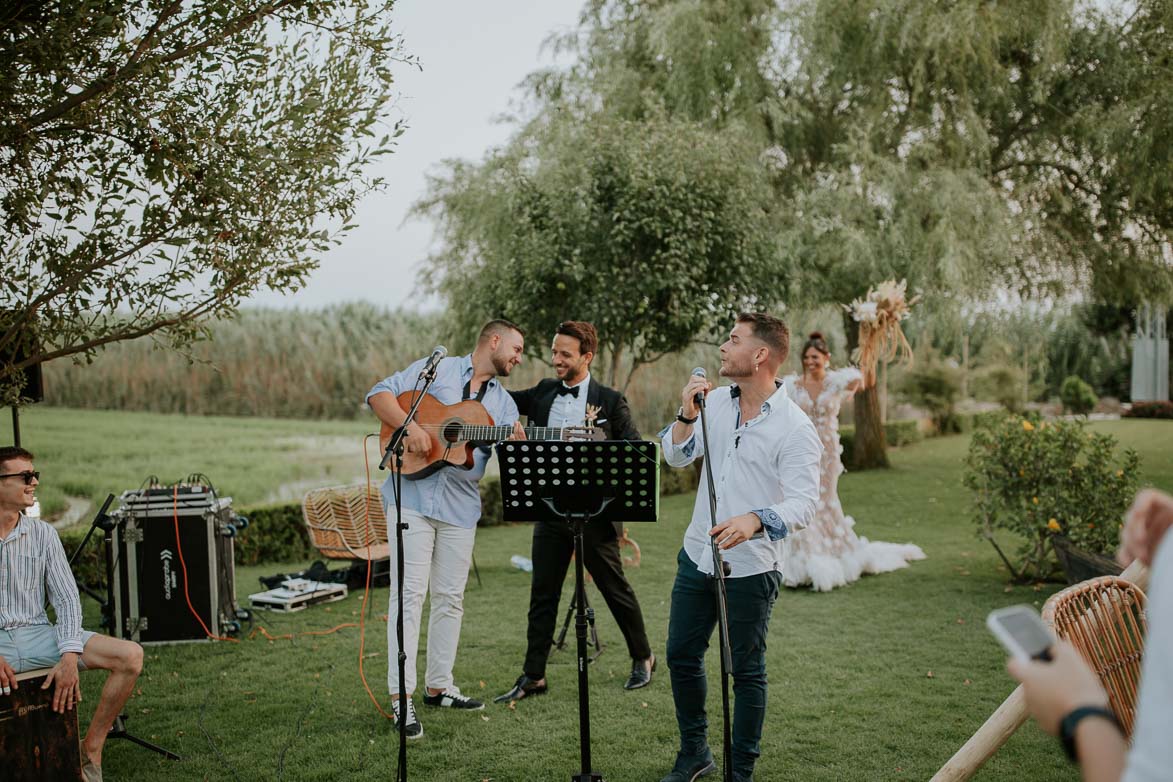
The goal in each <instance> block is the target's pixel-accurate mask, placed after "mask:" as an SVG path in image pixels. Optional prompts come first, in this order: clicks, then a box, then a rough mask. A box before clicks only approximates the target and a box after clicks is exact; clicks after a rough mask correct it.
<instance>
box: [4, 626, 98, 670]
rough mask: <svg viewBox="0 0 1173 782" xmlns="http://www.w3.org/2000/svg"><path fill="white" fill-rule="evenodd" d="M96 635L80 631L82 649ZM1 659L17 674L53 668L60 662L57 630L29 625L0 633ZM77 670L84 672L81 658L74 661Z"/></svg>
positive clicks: (50, 627) (51, 627) (87, 631)
mask: <svg viewBox="0 0 1173 782" xmlns="http://www.w3.org/2000/svg"><path fill="white" fill-rule="evenodd" d="M94 635H95V633H92V632H90V631H89V630H82V631H81V645H82V646H85V645H86V644H87V643H89V640H90V639H91V638H93V637H94ZM0 657H3V658H4V659H5V660H6V661H7V662H8V664H9V665H11V666H12V669H13V670H14V671H16V672H17V673H24V672H25V671H31V670H35V669H37V668H52V667H53V666H54V665H56V664H57V662H58V661H59V660H60V659H61V652H59V651H58V650H57V628H56V627H54V626H53V625H30V626H28V627H14V628H12V629H11V630H0ZM77 667H78V670H85V667H86V666H85V664H84V663H83V662H82V661H81V656H80V655H79V656H78V660H77Z"/></svg>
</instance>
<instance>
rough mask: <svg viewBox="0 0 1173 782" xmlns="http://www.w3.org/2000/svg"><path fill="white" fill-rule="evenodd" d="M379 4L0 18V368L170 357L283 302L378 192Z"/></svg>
mask: <svg viewBox="0 0 1173 782" xmlns="http://www.w3.org/2000/svg"><path fill="white" fill-rule="evenodd" d="M390 8H391V2H390V1H389V0H369V2H368V0H355V1H353V2H344V1H342V0H323V1H321V2H306V1H305V0H278V1H277V2H271V3H249V2H239V1H236V2H233V1H232V0H223V1H221V0H207V1H206V2H201V3H184V2H163V1H162V0H138V1H137V2H109V0H73V1H72V2H59V3H31V2H18V3H15V4H9V5H8V6H6V7H5V10H3V11H0V68H2V69H3V72H4V74H5V78H4V79H3V80H2V81H0V205H2V209H3V211H2V214H0V221H2V222H0V268H2V270H3V273H2V275H0V314H2V317H0V356H4V355H8V356H11V355H12V354H13V352H14V351H13V349H14V348H15V347H22V348H23V350H24V352H25V353H26V354H27V355H26V359H25V360H24V361H23V362H21V363H20V364H14V363H13V362H12V361H11V360H8V361H5V362H4V363H3V364H0V389H3V391H4V392H5V394H6V395H7V398H8V399H9V400H11V398H12V392H13V383H12V378H13V377H14V376H15V372H16V371H17V370H19V369H20V368H21V366H22V365H27V364H31V363H33V362H37V361H47V360H51V359H55V358H60V357H63V356H70V355H74V356H76V357H79V358H80V357H86V358H92V356H93V355H94V352H95V351H96V350H98V349H99V348H100V347H101V346H102V345H105V344H108V343H110V342H113V341H117V340H123V339H131V338H135V337H141V336H145V335H154V336H155V337H156V338H162V339H166V340H167V341H169V342H170V343H171V344H173V345H177V346H182V345H184V344H187V343H189V342H190V341H191V340H193V339H195V338H197V337H198V336H199V334H200V330H201V327H202V324H204V323H205V322H207V320H208V319H210V318H213V317H217V316H223V315H226V314H230V313H231V312H233V311H234V310H235V308H236V307H237V305H238V304H239V303H240V302H241V301H242V300H243V299H244V298H246V297H247V296H249V295H250V294H252V293H254V292H256V291H258V290H260V289H264V288H268V289H273V290H280V291H293V290H296V289H297V288H298V287H299V286H300V285H301V284H302V283H303V282H304V280H305V278H306V276H307V274H308V273H309V272H310V271H311V270H312V269H313V268H315V266H316V265H317V263H318V260H317V259H318V257H320V255H321V254H322V253H323V252H324V251H325V250H327V249H328V248H329V247H330V246H332V244H333V243H335V242H336V241H337V238H338V236H339V234H340V233H341V232H345V231H346V230H347V229H348V228H349V226H348V225H346V221H347V219H348V218H349V217H350V215H351V214H352V213H353V211H354V208H355V205H356V203H357V201H358V200H359V198H360V197H361V196H362V195H363V194H364V193H365V192H367V191H368V190H370V189H372V188H375V187H379V186H380V185H381V184H382V183H381V181H380V180H378V179H376V178H372V177H370V176H368V175H367V174H366V173H365V172H366V171H367V168H368V165H369V163H370V162H371V161H372V160H373V159H374V158H375V157H376V156H378V155H382V154H386V153H387V152H389V151H390V150H391V148H392V146H393V143H394V141H393V139H394V137H395V136H397V135H398V134H399V132H400V131H401V128H400V127H399V126H398V125H395V126H392V127H388V128H384V129H382V130H385V131H386V132H385V133H383V134H382V138H378V136H379V135H380V134H381V133H382V130H381V128H380V126H381V125H383V124H385V123H384V119H383V117H384V114H385V109H386V105H387V102H388V100H389V98H390V97H391V84H392V73H391V66H392V65H393V63H395V62H396V61H403V60H405V59H406V58H405V57H404V55H403V54H402V50H401V46H400V41H399V39H398V37H397V36H395V35H394V34H392V33H391V31H390V28H389V12H390Z"/></svg>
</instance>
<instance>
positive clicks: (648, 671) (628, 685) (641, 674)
mask: <svg viewBox="0 0 1173 782" xmlns="http://www.w3.org/2000/svg"><path fill="white" fill-rule="evenodd" d="M655 670H656V655H654V654H653V655H652V656H651V657H649V658H648V659H646V660H635V661H634V662H633V663H632V664H631V676H629V677H628V679H627V681H626V682H624V683H623V689H625V690H638V689H639V688H640V687H647V686H648V685H649V684H651V683H652V673H654V672H655Z"/></svg>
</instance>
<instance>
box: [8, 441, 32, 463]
mask: <svg viewBox="0 0 1173 782" xmlns="http://www.w3.org/2000/svg"><path fill="white" fill-rule="evenodd" d="M13 459H28V460H29V461H30V462H31V461H32V460H33V454H32V451H26V450H25V449H23V448H21V447H20V446H19V445H3V446H0V468H3V467H4V465H5V464H7V463H8V462H9V461H11V460H13Z"/></svg>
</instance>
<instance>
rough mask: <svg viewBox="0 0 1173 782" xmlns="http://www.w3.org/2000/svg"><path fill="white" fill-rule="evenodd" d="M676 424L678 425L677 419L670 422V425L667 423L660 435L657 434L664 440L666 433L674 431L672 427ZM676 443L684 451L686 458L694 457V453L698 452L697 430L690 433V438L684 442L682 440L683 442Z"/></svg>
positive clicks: (681, 451)
mask: <svg viewBox="0 0 1173 782" xmlns="http://www.w3.org/2000/svg"><path fill="white" fill-rule="evenodd" d="M674 426H676V422H675V421H673V422H672V423H670V424H668V425H667V426H665V427H664V428H663V429H661V430H660V434H659V435H657V436H658V437H659V438H660V439H661V440H663V439H664V437H665V435H667V434H668V432H670V431H672V427H674ZM674 445H675V447H676V448H677V449H679V450H680V453H682V454H683V455H684V456H685V457H686V458H689V459H691V458H692V455H693V454H694V453H696V432H695V431H694V432H693V433H692V434H690V435H689V436H688V439H687V440H685V441H684V442H682V443H674Z"/></svg>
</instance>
